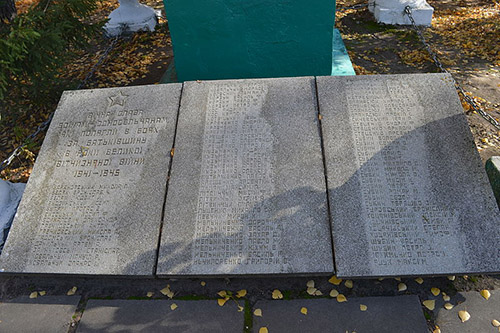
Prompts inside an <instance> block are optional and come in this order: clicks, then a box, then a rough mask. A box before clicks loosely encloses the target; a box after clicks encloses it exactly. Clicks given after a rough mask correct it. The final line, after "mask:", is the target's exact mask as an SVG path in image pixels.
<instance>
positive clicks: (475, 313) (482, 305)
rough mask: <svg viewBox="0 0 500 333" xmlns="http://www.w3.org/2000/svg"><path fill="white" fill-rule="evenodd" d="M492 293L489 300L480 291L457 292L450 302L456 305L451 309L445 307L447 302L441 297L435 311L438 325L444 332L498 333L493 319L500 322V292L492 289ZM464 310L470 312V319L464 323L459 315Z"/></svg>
mask: <svg viewBox="0 0 500 333" xmlns="http://www.w3.org/2000/svg"><path fill="white" fill-rule="evenodd" d="M490 293H491V297H490V298H489V299H488V300H486V299H484V298H483V296H481V294H480V293H479V291H469V292H461V293H457V294H456V295H455V296H452V297H451V300H450V301H449V302H448V303H450V304H452V305H454V307H453V308H452V309H451V310H446V309H445V308H444V307H443V305H444V303H445V302H444V301H443V300H442V297H439V301H436V308H435V309H434V311H433V312H434V315H435V316H436V320H435V322H436V325H438V326H439V328H440V329H441V332H443V333H446V332H460V333H477V332H484V333H487V332H491V333H498V331H499V329H498V327H495V326H493V325H492V323H491V322H492V320H497V321H499V322H500V292H499V291H498V290H490ZM462 310H464V311H467V312H468V313H469V314H470V319H469V320H468V321H466V322H463V323H462V321H461V320H460V317H459V316H458V312H459V311H462Z"/></svg>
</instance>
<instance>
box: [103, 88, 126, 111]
mask: <svg viewBox="0 0 500 333" xmlns="http://www.w3.org/2000/svg"><path fill="white" fill-rule="evenodd" d="M127 97H128V95H125V94H124V93H123V92H121V91H120V93H119V94H118V95H116V96H109V97H108V98H109V107H112V106H113V105H120V106H124V105H125V102H126V101H127Z"/></svg>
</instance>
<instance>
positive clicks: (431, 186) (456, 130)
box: [317, 74, 500, 277]
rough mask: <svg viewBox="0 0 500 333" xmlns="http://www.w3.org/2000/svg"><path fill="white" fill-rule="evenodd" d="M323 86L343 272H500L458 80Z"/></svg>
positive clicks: (498, 228)
mask: <svg viewBox="0 0 500 333" xmlns="http://www.w3.org/2000/svg"><path fill="white" fill-rule="evenodd" d="M317 82H318V91H319V105H320V110H321V114H322V116H323V120H322V128H323V134H324V143H325V157H326V167H327V176H328V187H329V194H330V207H331V215H332V224H333V225H332V232H333V240H334V252H335V263H336V269H337V275H338V276H342V277H361V276H363V277H369V276H394V275H439V274H456V273H488V272H499V271H500V233H499V232H500V215H499V210H498V208H497V206H496V203H495V199H494V196H493V193H492V190H491V187H490V185H489V183H488V179H487V176H486V174H485V171H484V168H483V165H482V163H481V160H480V159H479V155H478V153H477V151H476V149H475V146H474V141H473V138H472V135H471V133H470V130H469V127H468V125H467V120H466V117H465V115H464V113H463V109H462V106H461V105H460V101H459V99H458V96H457V93H456V90H455V88H454V83H453V80H452V78H451V76H449V75H445V74H418V75H374V76H357V77H321V78H318V79H317Z"/></svg>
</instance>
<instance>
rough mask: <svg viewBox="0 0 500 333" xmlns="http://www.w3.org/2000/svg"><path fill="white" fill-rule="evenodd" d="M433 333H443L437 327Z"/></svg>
mask: <svg viewBox="0 0 500 333" xmlns="http://www.w3.org/2000/svg"><path fill="white" fill-rule="evenodd" d="M432 333H441V329H440V328H439V327H437V326H436V329H434V331H432Z"/></svg>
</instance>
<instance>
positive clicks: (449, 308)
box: [444, 303, 453, 310]
mask: <svg viewBox="0 0 500 333" xmlns="http://www.w3.org/2000/svg"><path fill="white" fill-rule="evenodd" d="M444 308H445V309H446V310H451V309H453V304H451V303H446V304H445V305H444Z"/></svg>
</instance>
